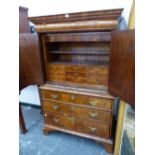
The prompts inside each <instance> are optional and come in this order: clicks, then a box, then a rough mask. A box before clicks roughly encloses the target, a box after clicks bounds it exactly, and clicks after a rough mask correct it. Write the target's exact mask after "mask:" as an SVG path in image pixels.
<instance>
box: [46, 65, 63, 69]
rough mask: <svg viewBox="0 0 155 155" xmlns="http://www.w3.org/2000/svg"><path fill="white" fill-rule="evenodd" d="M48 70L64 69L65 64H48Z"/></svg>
mask: <svg viewBox="0 0 155 155" xmlns="http://www.w3.org/2000/svg"><path fill="white" fill-rule="evenodd" d="M48 69H49V70H64V69H65V66H64V64H48Z"/></svg>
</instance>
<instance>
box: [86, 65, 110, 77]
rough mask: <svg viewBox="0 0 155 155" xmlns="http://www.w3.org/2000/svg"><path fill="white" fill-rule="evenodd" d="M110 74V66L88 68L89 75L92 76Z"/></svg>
mask: <svg viewBox="0 0 155 155" xmlns="http://www.w3.org/2000/svg"><path fill="white" fill-rule="evenodd" d="M108 72H109V66H108V65H105V66H88V67H87V74H92V75H96V74H98V75H101V76H102V75H107V74H108Z"/></svg>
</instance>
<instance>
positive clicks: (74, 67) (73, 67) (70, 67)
mask: <svg viewBox="0 0 155 155" xmlns="http://www.w3.org/2000/svg"><path fill="white" fill-rule="evenodd" d="M66 71H67V72H76V71H78V72H86V67H85V66H84V65H66Z"/></svg>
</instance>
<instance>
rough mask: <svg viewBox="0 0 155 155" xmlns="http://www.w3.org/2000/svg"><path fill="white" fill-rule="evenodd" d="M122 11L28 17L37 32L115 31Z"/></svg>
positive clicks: (110, 10) (111, 10)
mask: <svg viewBox="0 0 155 155" xmlns="http://www.w3.org/2000/svg"><path fill="white" fill-rule="evenodd" d="M122 11H123V9H122V8H121V9H109V10H99V11H87V12H78V13H66V14H58V15H49V16H38V17H29V20H30V21H31V22H32V23H34V24H35V26H36V31H37V32H40V33H41V32H64V31H102V30H110V31H111V30H113V29H116V28H117V26H118V23H119V21H120V17H121V13H122Z"/></svg>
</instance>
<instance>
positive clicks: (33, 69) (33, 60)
mask: <svg viewBox="0 0 155 155" xmlns="http://www.w3.org/2000/svg"><path fill="white" fill-rule="evenodd" d="M39 47H40V46H39V38H38V35H37V34H31V33H20V34H19V72H20V75H19V85H20V87H21V88H24V87H25V86H27V85H30V84H37V85H41V84H43V70H42V63H41V55H40V48H39Z"/></svg>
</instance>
